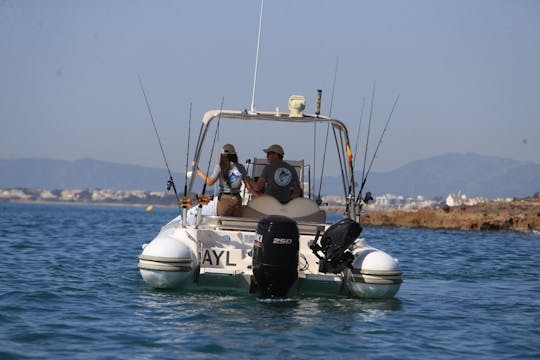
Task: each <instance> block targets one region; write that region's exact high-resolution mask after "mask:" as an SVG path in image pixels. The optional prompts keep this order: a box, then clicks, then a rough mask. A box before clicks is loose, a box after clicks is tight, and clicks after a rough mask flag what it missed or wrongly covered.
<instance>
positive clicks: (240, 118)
mask: <svg viewBox="0 0 540 360" xmlns="http://www.w3.org/2000/svg"><path fill="white" fill-rule="evenodd" d="M317 104H320V99H317ZM304 108H305V100H304V99H303V97H299V96H291V98H290V99H289V112H280V111H279V110H277V109H276V110H275V111H254V110H253V109H252V110H251V111H248V110H223V109H219V110H211V111H208V112H206V113H205V114H204V116H203V118H202V124H201V128H200V132H199V137H198V139H197V143H196V147H195V152H194V159H193V165H192V168H191V173H192V174H193V173H194V171H195V169H196V168H197V166H198V164H199V162H200V161H201V156H202V154H205V153H208V150H203V149H205V146H206V148H208V147H209V144H211V141H210V140H208V139H209V138H211V137H212V136H211V132H210V130H209V129H210V127H211V126H212V125H214V126H216V124H217V126H223V127H224V126H226V124H228V123H230V122H242V127H243V128H247V127H248V126H251V125H253V124H255V123H261V122H265V123H268V122H271V123H273V124H275V126H278V125H279V126H285V127H286V126H288V125H289V124H296V125H302V126H303V125H305V126H313V124H315V125H324V126H327V127H328V129H330V130H331V131H332V133H333V138H334V140H335V148H336V154H337V160H336V162H337V164H338V165H339V168H340V169H341V171H340V172H341V175H342V182H343V191H344V194H343V195H344V199H345V206H344V211H343V214H342V215H343V218H342V219H340V220H339V221H337V222H334V223H328V221H327V220H328V217H327V214H326V212H325V211H324V210H323V206H322V205H321V201H320V199H317V198H316V197H315V195H314V194H311V191H307V192H304V196H302V197H297V198H295V199H292V200H291V201H289V202H287V203H285V204H283V203H281V202H279V201H278V200H277V199H275V198H274V197H272V196H268V195H263V196H253V194H250V193H249V192H248V191H243V192H242V198H243V201H242V208H241V211H240V212H239V216H218V215H217V211H216V204H217V201H218V199H217V197H216V196H214V197H212V196H208V195H206V194H205V191H204V190H203V192H202V193H200V192H199V193H196V191H195V190H196V189H195V184H196V181H195V178H196V177H195V176H190V177H189V180H188V181H186V188H187V192H186V194H185V195H186V196H184V197H183V198H182V199H180V207H181V213H180V214H179V215H178V216H177V217H175V218H174V219H172V220H171V221H169V222H168V223H167V224H166V225H165V226H163V227H162V228H161V230H160V231H159V233H158V234H157V236H156V237H155V238H154V239H153V240H152V241H150V242H149V243H146V244H143V250H142V253H141V254H140V256H139V263H138V267H139V270H140V274H141V276H142V278H143V279H144V281H145V282H146V283H147V284H148V285H149V286H151V287H153V288H156V289H185V290H188V291H193V290H199V289H200V290H208V289H210V290H235V291H239V292H243V293H246V294H253V295H254V296H258V297H259V298H290V297H304V296H323V295H324V296H349V297H355V298H373V299H377V298H391V297H394V296H395V295H396V294H397V292H398V291H399V289H400V286H401V284H402V281H403V279H402V277H403V274H402V271H401V270H400V267H399V261H398V260H397V259H395V258H394V257H392V256H391V255H389V254H388V253H386V252H384V251H382V250H379V249H377V248H374V247H372V246H369V245H368V243H367V242H366V241H365V239H363V238H361V237H360V234H361V232H362V227H361V225H360V222H361V212H362V205H363V204H365V202H366V201H367V199H366V197H363V196H362V194H361V191H360V192H359V193H358V194H356V188H355V186H356V183H355V176H354V171H353V170H354V169H353V161H352V160H353V159H352V151H351V146H350V141H349V132H348V130H347V127H346V126H345V124H344V123H343V122H342V121H340V120H338V119H334V118H331V117H327V116H323V115H321V114H320V110H319V109H318V108H317V109H316V110H315V113H314V114H312V115H309V114H304V111H303V110H304ZM286 161H288V162H289V163H290V164H291V165H292V166H293V167H294V168H295V170H296V171H297V173H298V176H299V179H300V181H302V182H304V183H305V182H306V176H305V173H306V171H304V170H305V169H306V168H307V166H309V164H307V160H306V159H305V158H304V159H295V160H286ZM250 163H251V164H250V165H251V166H249V167H248V171H249V172H250V176H251V177H252V178H254V179H256V178H257V177H258V176H260V174H261V172H262V169H263V167H264V166H265V165H266V163H265V159H257V158H255V159H253V160H251V161H250ZM186 178H187V177H186ZM307 182H308V183H310V182H311V179H308V181H307ZM309 186H311V185H308V187H309ZM204 188H205V187H204ZM306 193H308V194H306Z"/></svg>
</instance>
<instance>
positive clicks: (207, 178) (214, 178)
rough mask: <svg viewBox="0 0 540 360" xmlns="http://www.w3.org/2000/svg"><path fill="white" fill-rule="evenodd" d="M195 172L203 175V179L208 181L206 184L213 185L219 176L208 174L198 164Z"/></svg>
mask: <svg viewBox="0 0 540 360" xmlns="http://www.w3.org/2000/svg"><path fill="white" fill-rule="evenodd" d="M195 172H196V173H197V175H199V176H200V177H201V179H202V180H203V181H204V182H205V183H206V185H210V186H212V185H214V184H215V183H216V181H217V176H216V177H212V176H207V175H206V174H205V173H204V172H203V171H202V170H201V169H200V168H199V167H198V166H197V169H196V170H195Z"/></svg>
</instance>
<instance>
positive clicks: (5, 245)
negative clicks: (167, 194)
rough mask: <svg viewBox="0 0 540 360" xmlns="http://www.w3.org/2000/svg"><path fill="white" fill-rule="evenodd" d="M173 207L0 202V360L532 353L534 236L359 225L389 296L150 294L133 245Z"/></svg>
mask: <svg viewBox="0 0 540 360" xmlns="http://www.w3.org/2000/svg"><path fill="white" fill-rule="evenodd" d="M176 211H177V210H175V209H155V210H154V211H153V212H146V211H145V209H144V208H132V207H98V206H66V205H36V204H7V203H0V254H1V256H2V260H1V261H0V276H1V278H0V279H1V280H0V359H224V358H226V359H322V358H329V357H331V358H335V359H418V358H422V359H511V358H514V359H540V281H539V279H538V278H539V275H540V267H539V265H540V262H539V260H538V258H539V254H540V236H539V235H534V234H521V233H514V232H485V233H480V232H461V231H442V230H439V231H432V230H411V229H392V228H366V229H365V230H364V233H363V235H364V236H365V237H366V238H367V239H368V241H369V242H370V243H371V244H372V245H374V246H376V247H379V248H381V249H383V250H386V251H388V252H389V253H390V254H392V255H393V256H395V257H397V258H399V259H400V261H401V266H402V269H403V270H404V271H405V282H404V283H403V286H402V288H401V291H400V292H399V293H398V296H397V297H396V298H394V299H391V300H385V301H367V300H358V299H348V298H338V299H334V298H319V297H314V298H307V299H291V300H289V301H283V302H273V303H269V302H261V301H258V300H257V299H256V298H254V297H252V296H249V295H245V296H244V295H238V294H234V293H230V294H229V293H210V292H204V293H182V292H171V291H156V290H153V289H151V288H149V287H148V286H147V285H145V283H144V282H143V281H142V279H141V277H140V275H139V272H138V269H137V256H138V255H139V253H140V251H141V244H143V243H144V242H147V241H149V240H150V239H151V238H152V237H153V236H154V235H155V234H156V233H157V232H158V230H159V228H160V227H161V226H162V225H164V224H165V223H166V222H167V221H168V220H169V219H170V218H172V217H173V216H175V215H176Z"/></svg>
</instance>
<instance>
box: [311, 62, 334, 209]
mask: <svg viewBox="0 0 540 360" xmlns="http://www.w3.org/2000/svg"><path fill="white" fill-rule="evenodd" d="M338 65H339V57H337V58H336V67H335V68H334V80H333V81H332V94H331V95H330V111H329V113H328V117H329V118H331V117H332V106H333V105H334V93H335V89H336V78H337V71H338ZM329 132H330V124H328V125H327V126H326V139H325V141H324V152H323V162H322V165H321V178H320V180H319V193H318V194H317V200H316V202H317V205H321V204H322V199H321V189H322V180H323V174H324V164H325V163H326V150H327V148H328V133H329ZM313 176H315V174H314V175H313Z"/></svg>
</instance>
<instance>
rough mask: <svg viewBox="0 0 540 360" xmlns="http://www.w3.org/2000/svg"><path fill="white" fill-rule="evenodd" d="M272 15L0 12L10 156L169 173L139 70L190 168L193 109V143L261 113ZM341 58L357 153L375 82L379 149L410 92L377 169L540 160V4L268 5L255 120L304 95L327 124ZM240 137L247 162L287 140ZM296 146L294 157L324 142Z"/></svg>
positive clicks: (152, 7)
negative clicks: (319, 96)
mask: <svg viewBox="0 0 540 360" xmlns="http://www.w3.org/2000/svg"><path fill="white" fill-rule="evenodd" d="M259 6H260V2H259V1H256V0H242V1H240V0H231V1H222V0H215V1H127V0H126V1H120V0H119V1H108V0H107V1H105V0H101V1H71V0H65V1H64V0H51V1H40V0H35V1H30V0H23V1H15V0H4V1H0V54H1V56H0V59H1V63H0V79H1V81H0V124H1V130H0V158H21V157H38V156H39V157H47V158H56V159H66V160H74V159H79V158H86V157H89V158H95V159H99V160H106V161H113V162H120V163H130V164H139V165H145V166H153V167H163V161H162V159H161V153H160V150H159V147H158V145H157V142H156V139H155V135H154V133H153V128H152V124H151V122H150V119H149V117H148V114H147V111H146V107H145V104H144V100H143V97H142V95H141V91H140V88H139V84H138V75H139V74H140V75H141V76H142V78H143V81H144V84H145V89H146V92H147V94H148V97H149V100H150V103H151V106H152V111H153V113H154V117H155V120H156V122H157V125H158V129H159V132H160V135H161V138H162V142H163V145H164V148H165V152H166V154H167V157H168V160H169V163H170V164H171V165H172V167H173V169H175V170H181V169H183V167H184V166H185V151H186V145H185V140H186V134H185V128H186V124H187V113H188V106H189V103H190V102H192V103H193V110H192V114H193V132H194V133H195V130H194V129H195V128H196V129H197V130H198V126H199V120H200V118H201V116H202V114H203V113H204V112H205V111H206V110H209V109H215V108H219V106H220V103H221V99H222V98H224V100H225V105H224V108H228V109H238V108H249V106H250V102H251V91H252V81H253V68H254V60H255V50H256V39H257V27H258V17H259ZM337 59H339V61H338V71H337V78H336V88H335V95H334V103H333V110H332V112H333V114H332V115H334V116H335V117H337V118H339V119H341V120H343V121H345V122H346V123H347V124H349V127H350V132H351V136H352V137H353V143H354V142H355V141H356V133H357V123H358V120H359V111H360V107H361V104H362V99H363V98H365V99H366V104H368V105H369V101H370V98H371V89H372V86H373V83H374V82H376V89H377V92H376V97H375V111H374V116H373V126H374V127H373V130H372V131H373V134H375V136H374V137H373V138H372V140H371V141H372V143H375V142H376V137H377V136H378V133H379V132H380V130H381V127H382V125H383V123H384V121H385V120H386V117H387V115H388V113H389V111H390V109H391V105H392V102H393V101H394V98H395V97H396V96H397V95H398V94H399V95H400V101H399V104H398V107H397V109H396V112H395V113H394V116H393V118H392V122H391V124H390V128H389V130H388V133H387V135H386V137H385V139H384V143H383V145H382V148H381V150H380V153H379V156H378V158H377V161H376V162H375V165H374V170H376V171H383V170H389V169H394V168H397V167H399V166H401V165H404V164H406V163H407V162H410V161H413V160H417V159H421V158H427V157H431V156H434V155H439V154H445V153H449V152H460V153H465V152H475V153H479V154H484V155H495V156H500V157H505V158H512V159H515V160H520V161H532V162H537V163H538V162H540V1H536V0H529V1H527V0H522V1H520V0H516V1H508V0H505V1H497V0H490V1H485V0H478V1H470V0H455V1H450V0H449V1H434V0H409V1H391V0H389V1H359V0H350V1H330V0H327V1H321V0H295V1H289V0H288V1H285V0H266V2H265V12H264V17H263V30H262V48H261V58H260V63H259V75H258V82H257V94H256V100H255V105H256V108H257V109H259V110H273V109H274V108H275V107H276V106H279V107H280V108H281V109H282V110H286V109H287V99H288V97H289V96H290V95H292V94H302V95H304V96H306V98H307V100H308V105H307V107H308V112H313V103H314V100H313V99H314V96H315V92H316V90H317V89H319V88H321V89H323V91H324V99H323V113H325V114H327V113H328V111H329V102H330V93H331V88H332V81H333V77H334V68H335V66H336V62H337ZM368 110H369V109H368V108H366V114H367V113H368V112H369V111H368ZM365 124H367V116H364V125H365ZM236 131H237V132H238V135H243V136H244V138H243V139H244V141H243V142H242V143H240V142H239V141H237V140H236V139H230V141H233V142H235V144H237V147H239V151H240V152H241V154H242V158H244V157H245V158H247V157H248V156H250V155H258V156H261V155H262V152H261V151H260V149H261V148H262V147H266V146H267V145H269V144H271V143H275V142H282V143H283V141H281V140H282V139H280V138H278V137H277V136H274V135H267V134H266V133H264V134H262V133H261V132H258V133H254V132H245V130H244V129H242V128H240V129H237V130H236ZM322 132H323V131H322V130H321V133H322ZM259 137H264V138H263V139H262V140H259ZM222 139H223V141H220V143H223V142H227V141H229V138H228V134H226V133H224V135H223V137H222ZM294 139H295V140H296V144H290V143H289V144H285V143H284V144H283V145H286V152H287V155H290V157H295V155H296V153H297V150H298V151H299V149H301V148H302V147H304V148H305V147H306V146H308V145H307V144H310V143H311V140H312V134H311V133H310V132H308V133H306V134H305V135H304V134H302V136H299V135H298V133H297V134H295V137H294ZM220 140H221V139H220ZM284 141H285V140H284ZM193 142H194V140H192V144H193ZM309 146H311V145H309ZM362 146H363V145H360V149H362ZM252 152H255V153H254V154H252ZM359 152H360V150H359Z"/></svg>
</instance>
